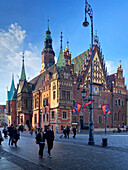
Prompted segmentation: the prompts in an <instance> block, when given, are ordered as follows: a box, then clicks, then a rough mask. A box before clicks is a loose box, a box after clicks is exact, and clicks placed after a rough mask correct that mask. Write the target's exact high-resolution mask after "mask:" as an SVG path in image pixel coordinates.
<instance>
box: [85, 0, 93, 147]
mask: <svg viewBox="0 0 128 170" xmlns="http://www.w3.org/2000/svg"><path fill="white" fill-rule="evenodd" d="M86 14H88V15H89V17H90V20H91V81H90V100H93V11H92V8H91V6H90V5H89V4H88V2H87V0H85V21H84V22H83V26H84V27H87V26H88V25H89V22H88V21H87V16H86ZM93 134H94V123H93V103H92V104H91V105H90V122H89V142H88V144H89V145H94V135H93Z"/></svg>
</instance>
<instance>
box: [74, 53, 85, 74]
mask: <svg viewBox="0 0 128 170" xmlns="http://www.w3.org/2000/svg"><path fill="white" fill-rule="evenodd" d="M86 57H87V51H86V52H83V53H82V54H80V55H78V56H77V57H75V58H73V59H72V63H73V64H74V71H75V73H79V72H81V71H82V68H83V66H84V63H85V59H86Z"/></svg>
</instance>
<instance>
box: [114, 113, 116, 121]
mask: <svg viewBox="0 0 128 170" xmlns="http://www.w3.org/2000/svg"><path fill="white" fill-rule="evenodd" d="M114 121H116V113H115V114H114Z"/></svg>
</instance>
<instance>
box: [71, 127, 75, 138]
mask: <svg viewBox="0 0 128 170" xmlns="http://www.w3.org/2000/svg"><path fill="white" fill-rule="evenodd" d="M72 131H73V138H75V137H76V128H75V127H73V130H72Z"/></svg>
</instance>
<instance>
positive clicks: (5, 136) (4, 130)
mask: <svg viewBox="0 0 128 170" xmlns="http://www.w3.org/2000/svg"><path fill="white" fill-rule="evenodd" d="M3 133H4V138H7V137H8V130H7V129H6V127H4V129H3Z"/></svg>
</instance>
